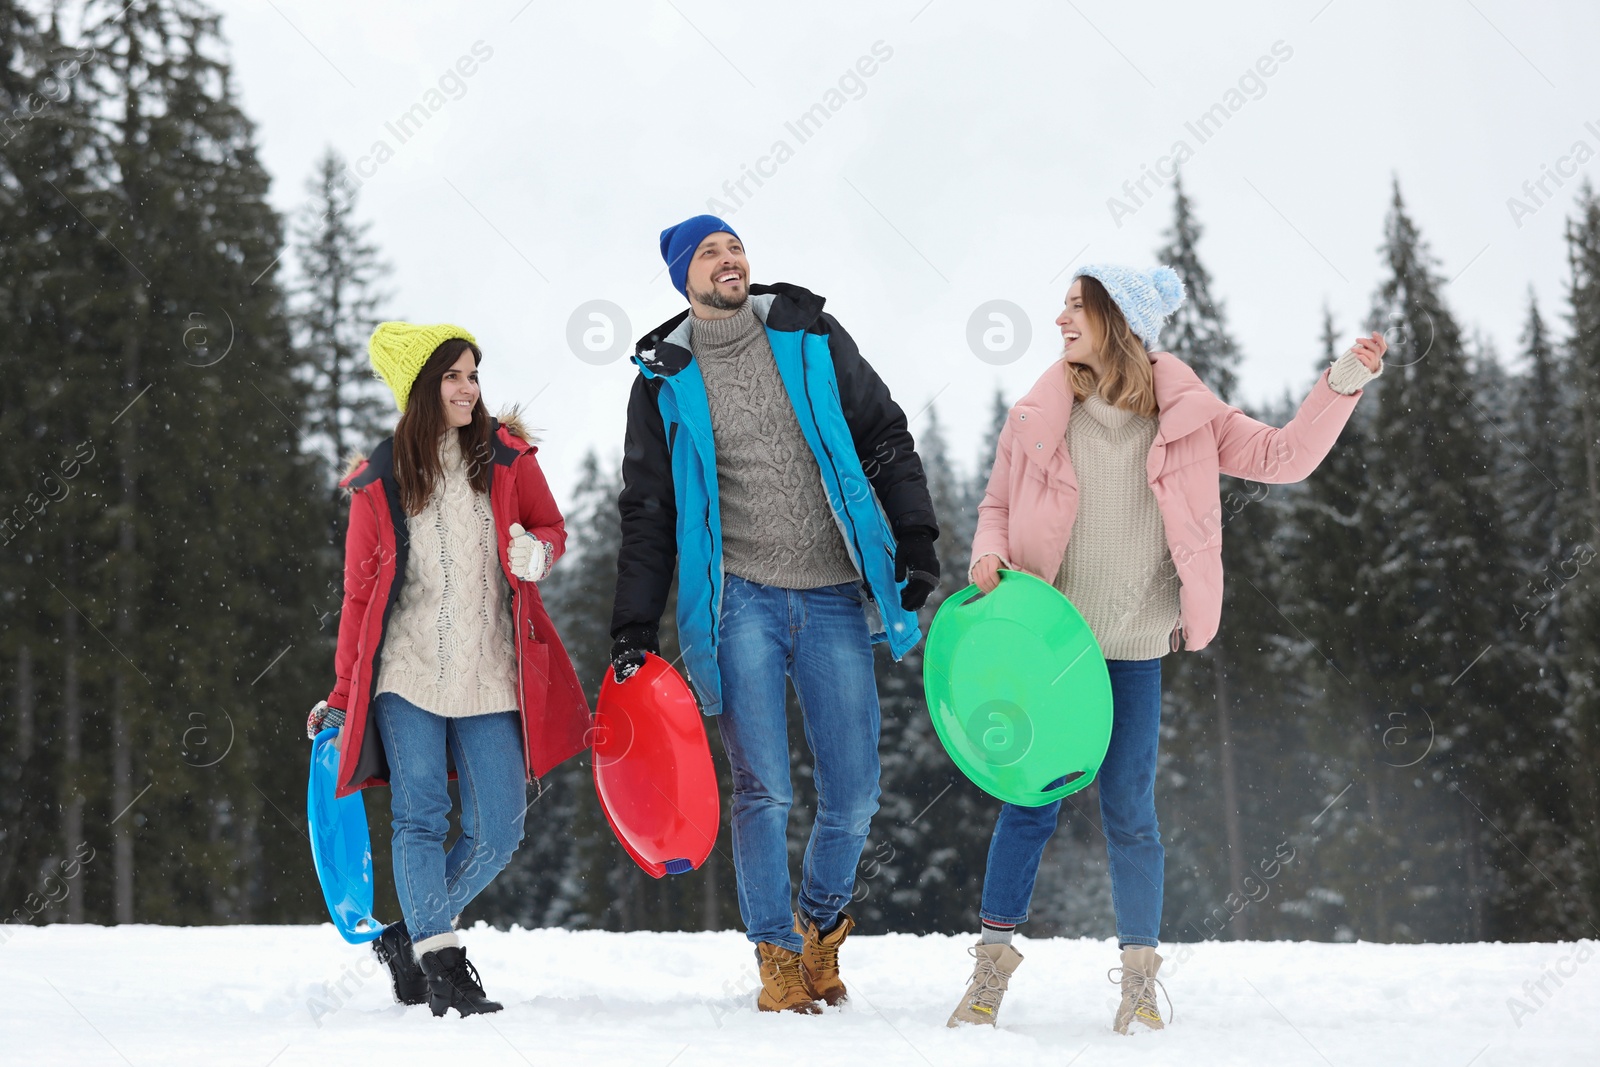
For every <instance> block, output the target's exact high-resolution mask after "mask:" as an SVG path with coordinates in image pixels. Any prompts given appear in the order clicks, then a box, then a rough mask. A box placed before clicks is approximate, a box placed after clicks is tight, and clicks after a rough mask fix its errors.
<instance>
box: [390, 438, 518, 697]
mask: <svg viewBox="0 0 1600 1067" xmlns="http://www.w3.org/2000/svg"><path fill="white" fill-rule="evenodd" d="M439 460H440V463H441V465H442V466H443V469H444V478H443V480H442V482H439V483H436V484H435V486H434V491H433V497H432V499H430V500H429V501H428V503H427V506H426V507H424V508H423V509H422V511H420V512H418V513H417V514H416V515H412V516H409V517H407V519H406V529H407V531H408V532H409V534H410V538H411V549H410V555H409V557H408V559H407V561H406V575H405V584H404V585H402V586H401V587H400V599H399V602H398V603H396V604H395V608H394V614H393V615H391V616H390V617H389V626H388V632H387V633H386V634H385V636H384V643H383V655H382V660H381V663H380V666H379V668H378V692H380V693H384V692H389V693H395V694H397V695H399V696H402V697H404V698H405V699H407V700H409V701H410V702H411V703H413V704H415V705H417V706H418V707H420V708H424V709H426V710H428V711H431V712H433V713H435V714H436V715H443V716H445V717H447V718H464V717H466V716H469V715H487V714H489V713H491V712H497V711H515V710H516V709H517V660H516V650H515V646H514V645H513V643H512V641H513V634H512V625H513V624H512V620H511V608H510V594H511V589H510V586H509V585H508V584H507V582H506V578H505V574H504V572H502V571H501V569H500V561H499V559H498V558H497V548H496V546H497V544H498V542H497V540H496V531H495V528H494V514H493V512H492V511H491V510H490V508H489V497H488V495H487V494H485V493H477V492H474V491H473V489H472V483H471V482H470V481H468V476H467V469H466V463H465V460H464V458H463V456H462V453H461V442H460V435H459V434H457V433H456V432H455V431H453V430H450V431H446V432H445V433H444V435H443V436H442V437H441V438H440V441H439Z"/></svg>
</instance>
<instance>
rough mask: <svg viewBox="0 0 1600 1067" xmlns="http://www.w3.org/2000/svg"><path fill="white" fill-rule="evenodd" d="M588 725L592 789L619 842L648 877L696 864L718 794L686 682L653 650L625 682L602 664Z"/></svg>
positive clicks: (707, 845) (707, 843)
mask: <svg viewBox="0 0 1600 1067" xmlns="http://www.w3.org/2000/svg"><path fill="white" fill-rule="evenodd" d="M593 729H594V735H593V736H594V757H593V759H594V788H595V792H596V793H598V794H599V796H600V810H601V811H604V812H605V813H606V822H608V823H610V824H611V830H612V832H613V833H615V834H616V835H617V840H618V841H620V842H622V847H623V848H624V849H626V850H627V852H628V855H630V856H632V857H633V861H634V862H635V863H637V864H638V865H639V866H640V867H643V868H644V869H645V870H646V871H648V872H650V875H651V877H653V878H660V877H661V876H662V875H667V874H685V873H687V872H689V871H692V870H696V869H698V868H699V866H700V865H701V864H702V863H704V862H705V861H706V857H707V856H709V855H711V849H712V847H713V846H714V845H715V844H716V841H717V829H718V827H719V825H720V823H721V817H722V798H721V796H720V794H719V793H718V791H717V772H716V769H715V768H714V767H712V765H711V748H710V746H709V745H707V743H706V729H705V724H704V723H703V722H702V721H701V717H700V709H699V708H698V707H697V706H696V705H695V702H694V694H692V693H691V692H689V686H688V684H687V683H685V682H684V680H683V679H682V678H681V677H679V676H678V673H677V672H676V671H674V670H673V669H672V666H671V665H670V664H669V663H667V661H666V660H664V659H662V658H661V657H660V656H655V655H649V654H646V656H645V663H644V666H643V667H640V668H639V669H638V670H637V671H635V672H634V673H633V676H632V677H630V678H629V679H628V680H627V681H626V682H619V681H617V679H616V676H615V675H614V674H613V673H612V672H611V670H609V669H607V671H606V677H605V681H604V682H602V683H601V684H600V700H599V702H598V704H596V706H595V714H594V727H593Z"/></svg>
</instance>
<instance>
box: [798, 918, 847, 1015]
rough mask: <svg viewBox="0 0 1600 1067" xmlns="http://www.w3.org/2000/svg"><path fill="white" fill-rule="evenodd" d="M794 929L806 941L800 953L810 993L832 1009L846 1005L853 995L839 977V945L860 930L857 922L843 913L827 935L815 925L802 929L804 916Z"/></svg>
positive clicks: (808, 924)
mask: <svg viewBox="0 0 1600 1067" xmlns="http://www.w3.org/2000/svg"><path fill="white" fill-rule="evenodd" d="M794 928H795V931H796V932H797V933H799V934H800V936H801V937H803V938H805V942H806V945H805V948H804V949H802V950H801V952H800V976H801V977H802V978H804V979H805V983H806V992H808V993H810V994H811V996H812V997H813V998H815V999H816V1000H820V1001H823V1002H824V1003H826V1004H827V1005H828V1007H830V1008H832V1007H834V1006H836V1005H839V1004H843V1003H844V1002H845V1001H846V1000H848V999H849V997H850V994H849V992H848V991H847V990H846V989H845V987H844V981H843V980H842V979H840V977H839V946H840V945H842V944H844V939H845V938H847V937H849V936H850V931H851V930H854V929H855V928H856V921H855V920H854V919H852V918H850V916H848V915H846V914H845V913H844V912H840V913H839V922H838V923H837V924H836V925H835V926H834V928H833V929H832V930H830V931H828V932H827V933H826V934H824V933H821V932H820V931H819V930H818V929H817V924H816V923H814V922H813V923H806V924H805V925H804V926H802V925H801V922H800V916H799V915H796V916H795V917H794Z"/></svg>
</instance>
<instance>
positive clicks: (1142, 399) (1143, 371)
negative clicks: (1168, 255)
mask: <svg viewBox="0 0 1600 1067" xmlns="http://www.w3.org/2000/svg"><path fill="white" fill-rule="evenodd" d="M1077 282H1078V290H1079V292H1080V293H1082V295H1083V311H1084V315H1085V316H1086V317H1087V318H1088V320H1089V325H1090V326H1092V327H1093V328H1094V331H1095V333H1097V334H1099V335H1100V363H1101V365H1102V366H1104V367H1105V372H1104V373H1103V374H1101V375H1099V376H1098V377H1097V376H1096V375H1095V372H1094V371H1092V370H1090V369H1089V368H1088V367H1085V366H1083V365H1082V364H1081V363H1068V364H1067V385H1068V386H1069V387H1070V388H1071V389H1072V398H1073V400H1075V401H1077V402H1078V403H1082V402H1083V401H1084V400H1087V399H1088V398H1089V394H1091V393H1096V392H1098V393H1099V394H1100V399H1101V400H1104V401H1105V402H1106V403H1108V404H1110V405H1111V406H1112V407H1117V408H1126V409H1127V410H1129V411H1131V412H1133V413H1134V414H1135V415H1144V416H1153V415H1156V414H1158V413H1159V411H1160V407H1159V406H1158V405H1157V404H1156V377H1155V373H1154V371H1152V370H1151V367H1150V353H1148V352H1146V351H1145V347H1144V342H1143V341H1141V340H1139V338H1138V336H1137V335H1136V334H1135V333H1134V332H1133V330H1132V328H1131V327H1129V325H1128V320H1127V319H1126V318H1124V317H1123V314H1122V309H1121V308H1119V307H1117V303H1116V301H1115V300H1112V299H1111V294H1110V293H1108V292H1106V287H1105V286H1103V285H1101V284H1100V282H1099V280H1097V279H1095V278H1091V277H1089V276H1088V275H1087V274H1082V275H1079V276H1078V278H1077Z"/></svg>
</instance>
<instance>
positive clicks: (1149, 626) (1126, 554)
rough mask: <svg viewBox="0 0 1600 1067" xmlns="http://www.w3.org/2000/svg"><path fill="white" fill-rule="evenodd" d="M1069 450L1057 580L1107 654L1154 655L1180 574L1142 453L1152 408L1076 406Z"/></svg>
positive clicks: (1166, 637) (1169, 624)
mask: <svg viewBox="0 0 1600 1067" xmlns="http://www.w3.org/2000/svg"><path fill="white" fill-rule="evenodd" d="M1072 416H1073V417H1072V418H1070V419H1068V420H1067V450H1068V454H1069V455H1070V456H1071V457H1072V468H1073V471H1074V472H1075V473H1076V474H1077V476H1078V514H1077V517H1076V518H1075V519H1074V520H1073V523H1072V535H1071V537H1070V538H1069V539H1068V541H1067V554H1066V558H1064V559H1063V560H1062V561H1061V570H1060V572H1059V573H1057V575H1056V580H1055V586H1056V588H1057V589H1059V590H1061V591H1062V592H1063V593H1065V594H1066V595H1067V599H1068V600H1070V601H1072V603H1073V605H1074V606H1075V607H1076V608H1077V609H1078V611H1079V612H1081V613H1082V615H1083V618H1084V621H1086V622H1087V623H1088V624H1089V629H1090V630H1091V631H1092V632H1093V633H1094V635H1095V637H1096V638H1097V639H1098V640H1099V642H1100V651H1101V652H1103V653H1104V654H1105V657H1106V659H1154V658H1156V657H1158V656H1164V655H1166V654H1167V652H1168V651H1170V650H1171V645H1170V637H1171V634H1172V629H1173V627H1174V626H1176V625H1177V624H1178V576H1177V572H1176V570H1175V569H1174V568H1173V566H1172V563H1171V560H1172V553H1171V552H1170V551H1169V550H1168V548H1167V534H1166V526H1165V525H1164V524H1163V522H1162V520H1161V509H1160V507H1159V506H1157V504H1156V496H1155V494H1154V493H1153V492H1151V491H1150V485H1149V483H1148V481H1147V480H1146V475H1145V458H1146V457H1147V456H1149V454H1150V446H1151V444H1152V443H1154V441H1155V439H1156V429H1157V426H1158V420H1157V419H1156V417H1155V416H1153V415H1152V416H1146V415H1135V414H1134V413H1133V412H1131V411H1128V410H1126V409H1124V408H1117V407H1112V406H1111V405H1110V404H1107V403H1106V402H1105V401H1104V400H1102V399H1100V396H1099V394H1094V395H1091V396H1090V397H1089V398H1088V399H1086V400H1085V401H1084V402H1083V403H1081V404H1075V405H1074V410H1073V412H1072Z"/></svg>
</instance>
